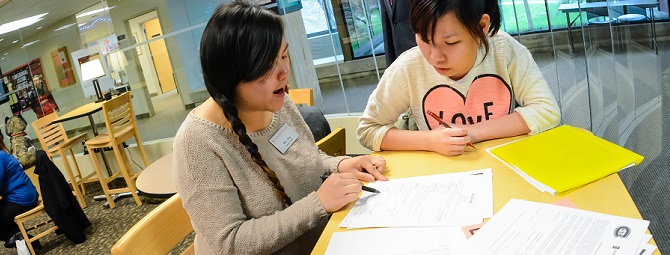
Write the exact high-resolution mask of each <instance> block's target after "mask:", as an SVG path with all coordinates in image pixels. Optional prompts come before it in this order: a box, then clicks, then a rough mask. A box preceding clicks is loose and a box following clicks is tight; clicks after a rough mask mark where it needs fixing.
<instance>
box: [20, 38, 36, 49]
mask: <svg viewBox="0 0 670 255" xmlns="http://www.w3.org/2000/svg"><path fill="white" fill-rule="evenodd" d="M39 41H40V40H35V41H32V42H29V43H26V44H24V45H23V46H21V49H23V48H25V47H28V46H30V45H33V44H35V43H36V42H39Z"/></svg>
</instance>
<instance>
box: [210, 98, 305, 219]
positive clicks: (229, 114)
mask: <svg viewBox="0 0 670 255" xmlns="http://www.w3.org/2000/svg"><path fill="white" fill-rule="evenodd" d="M213 99H214V101H216V103H217V104H218V105H219V107H221V109H223V114H224V115H225V116H226V118H227V119H228V121H230V123H231V124H232V126H233V131H234V132H235V134H237V137H238V139H239V140H240V143H242V145H244V147H245V148H246V149H247V151H248V152H249V153H250V154H251V158H252V159H253V160H254V162H256V164H258V165H259V166H260V167H261V168H263V171H265V174H266V175H267V176H268V179H270V181H271V182H272V184H273V186H274V189H275V193H276V194H277V195H278V196H279V198H281V199H282V200H284V203H285V204H286V206H291V205H292V204H293V202H292V201H291V198H290V197H289V196H288V194H286V191H284V186H282V185H281V182H280V181H279V178H277V174H276V173H275V172H274V171H272V169H270V167H268V165H267V163H265V160H263V157H262V156H261V154H260V153H259V152H258V146H257V145H256V144H255V143H254V142H253V141H251V138H249V135H247V131H246V130H247V128H246V126H245V125H244V123H242V120H240V118H239V117H238V115H237V106H235V104H234V103H233V102H232V101H230V100H228V98H226V97H225V96H224V95H221V94H218V95H217V96H215V97H213Z"/></svg>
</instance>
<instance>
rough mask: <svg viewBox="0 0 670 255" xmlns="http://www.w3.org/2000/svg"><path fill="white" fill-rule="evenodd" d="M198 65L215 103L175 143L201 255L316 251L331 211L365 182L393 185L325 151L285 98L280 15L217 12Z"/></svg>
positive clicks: (236, 7)
mask: <svg viewBox="0 0 670 255" xmlns="http://www.w3.org/2000/svg"><path fill="white" fill-rule="evenodd" d="M200 61H201V66H202V73H203V76H204V80H205V85H206V87H207V91H208V92H209V94H210V96H211V98H209V99H208V100H206V101H205V102H204V103H203V104H202V105H200V106H198V107H196V108H195V109H194V110H193V111H192V112H191V113H190V114H189V115H188V116H187V118H186V120H185V121H184V123H183V124H182V126H181V127H180V129H179V131H178V132H177V136H176V137H175V141H174V174H175V177H176V178H175V180H176V184H177V190H178V192H179V194H180V195H181V197H182V201H183V205H184V208H185V209H186V211H187V212H188V215H189V217H190V218H191V223H192V224H193V228H194V230H195V233H196V237H195V241H194V243H195V251H196V254H270V253H278V254H307V253H309V252H311V250H312V248H313V247H314V244H315V243H316V241H317V240H318V238H319V236H320V234H321V231H322V229H323V227H324V226H325V224H326V222H327V221H328V215H329V213H332V212H334V211H337V210H339V209H340V208H342V207H343V206H345V205H346V204H347V203H349V202H352V201H355V200H356V199H357V196H358V193H359V192H360V191H361V182H360V181H359V180H358V179H361V180H366V181H373V180H375V179H381V180H386V177H384V176H383V175H382V174H381V172H382V171H383V170H384V168H385V164H386V163H385V161H384V160H383V159H382V158H380V157H371V156H362V157H356V158H349V157H330V156H328V155H325V154H324V153H322V152H320V151H319V150H318V149H317V147H316V145H315V144H314V138H313V136H312V134H311V132H310V131H309V128H308V127H307V124H305V122H304V120H303V119H302V118H301V116H300V113H299V112H298V110H297V108H296V106H295V105H294V104H293V103H292V102H291V100H290V99H289V98H288V97H287V96H286V94H285V91H286V90H287V89H288V84H287V81H288V77H289V73H290V71H289V68H290V65H289V58H288V45H287V44H286V41H285V40H284V39H283V25H282V21H281V18H280V17H278V16H277V15H275V14H273V13H271V12H269V11H267V10H264V9H262V8H259V7H256V6H252V5H249V4H247V3H242V2H237V1H235V2H232V3H230V4H226V5H223V6H221V7H219V8H218V9H217V10H216V11H215V13H214V15H213V16H212V17H211V19H210V20H209V22H208V23H207V26H206V27H205V30H204V31H203V34H202V40H201V44H200ZM324 174H329V175H330V176H329V177H328V178H327V179H326V180H325V181H324V182H323V184H322V183H321V182H322V181H321V178H320V177H321V176H322V175H324Z"/></svg>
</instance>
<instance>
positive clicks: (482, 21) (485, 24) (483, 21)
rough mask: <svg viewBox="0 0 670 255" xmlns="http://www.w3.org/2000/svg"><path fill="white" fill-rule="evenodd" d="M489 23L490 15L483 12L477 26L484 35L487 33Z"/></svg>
mask: <svg viewBox="0 0 670 255" xmlns="http://www.w3.org/2000/svg"><path fill="white" fill-rule="evenodd" d="M490 25H491V16H489V15H488V14H486V13H484V15H482V18H481V19H480V20H479V26H480V27H481V28H482V31H483V32H484V34H485V35H488V34H489V26H490Z"/></svg>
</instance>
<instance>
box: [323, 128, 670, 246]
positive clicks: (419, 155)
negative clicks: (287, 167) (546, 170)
mask: <svg viewBox="0 0 670 255" xmlns="http://www.w3.org/2000/svg"><path fill="white" fill-rule="evenodd" d="M522 137H523V136H522ZM519 138H520V137H513V138H505V139H497V140H492V141H486V142H482V143H478V144H476V145H475V146H476V147H477V150H474V149H471V148H466V152H465V153H463V154H462V155H460V156H456V157H446V156H443V155H440V154H437V153H434V152H425V151H384V152H377V153H374V154H373V155H381V156H383V157H384V158H385V159H386V162H387V172H386V173H384V174H385V175H386V176H387V177H389V179H395V178H404V177H411V176H419V175H433V174H442V173H454V172H464V171H470V170H477V169H484V168H491V169H492V171H493V209H494V212H498V211H499V210H500V209H501V208H502V207H503V206H504V205H505V204H506V203H507V202H508V201H509V200H510V199H513V198H516V199H523V200H528V201H535V202H543V203H553V202H556V201H558V200H561V199H563V198H568V199H569V200H570V201H572V202H573V203H574V204H576V205H577V207H578V208H579V209H584V210H589V211H594V212H601V213H607V214H611V215H618V216H624V217H630V218H636V219H641V218H642V217H641V216H640V212H639V211H638V210H637V207H636V206H635V203H633V199H632V198H631V197H630V194H629V193H628V191H627V190H626V187H625V186H624V185H623V183H622V182H621V178H619V175H618V174H613V175H610V176H607V177H605V178H603V179H601V180H599V181H597V182H594V183H591V184H588V185H586V186H584V187H581V188H579V189H577V190H574V191H571V192H568V193H566V194H564V195H561V196H552V195H550V194H549V193H546V192H541V191H539V190H538V189H537V188H535V187H534V186H532V185H531V184H530V183H528V182H527V181H526V180H525V179H523V178H522V177H521V176H519V175H518V174H517V173H515V172H514V171H513V170H512V169H510V168H509V167H507V166H505V165H504V164H503V163H501V162H500V161H498V160H496V159H495V158H493V157H492V156H491V155H489V154H488V153H487V152H486V151H485V149H486V148H490V147H493V146H496V145H499V144H502V143H505V142H509V141H512V140H515V139H519ZM353 204H354V203H350V204H349V205H347V206H346V207H344V208H343V209H342V210H340V211H338V212H336V213H333V215H332V217H331V218H330V221H329V222H328V225H327V226H326V228H325V229H324V231H323V233H322V234H321V237H320V238H319V241H318V242H317V244H316V246H315V247H314V250H313V251H312V254H323V253H325V251H326V248H327V247H328V242H329V241H330V238H331V237H332V235H333V232H341V231H348V230H347V229H346V228H340V227H338V226H339V224H340V222H342V220H343V219H344V217H345V216H346V215H347V213H348V212H349V211H350V210H351V208H352V207H353ZM651 243H652V244H654V245H655V242H654V240H653V239H652V241H651ZM654 254H660V252H658V250H656V252H655V253H654Z"/></svg>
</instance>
